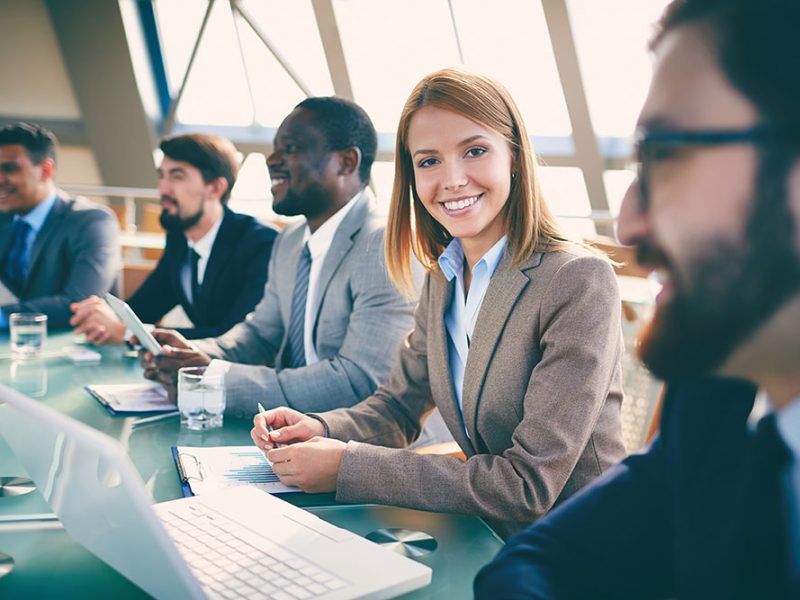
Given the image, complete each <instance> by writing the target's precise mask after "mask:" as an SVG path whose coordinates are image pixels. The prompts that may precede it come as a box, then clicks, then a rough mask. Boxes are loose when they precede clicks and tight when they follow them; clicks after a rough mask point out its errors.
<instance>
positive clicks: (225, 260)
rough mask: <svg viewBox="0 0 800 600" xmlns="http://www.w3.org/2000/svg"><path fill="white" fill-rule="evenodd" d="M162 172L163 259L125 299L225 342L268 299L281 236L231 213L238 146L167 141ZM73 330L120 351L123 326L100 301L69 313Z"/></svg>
mask: <svg viewBox="0 0 800 600" xmlns="http://www.w3.org/2000/svg"><path fill="white" fill-rule="evenodd" d="M160 148H161V151H162V152H163V153H164V157H163V159H162V161H161V166H160V167H159V168H158V180H159V183H158V191H159V194H161V208H162V212H161V219H160V220H161V225H162V226H163V227H164V229H166V230H167V244H166V247H165V249H164V254H163V255H162V257H161V259H160V260H159V262H158V264H157V265H156V268H155V270H154V271H153V272H152V273H151V274H150V275H149V276H148V277H147V279H146V280H145V281H144V283H143V284H142V285H141V287H140V288H139V289H138V290H137V291H136V293H134V294H133V296H131V297H130V298H129V299H128V304H130V306H131V308H132V309H133V311H134V312H135V313H136V314H137V315H139V318H140V319H142V320H143V321H144V322H146V323H155V322H157V321H159V320H160V319H161V318H162V317H163V316H164V315H165V314H167V313H168V312H169V311H170V310H172V309H173V308H174V307H175V306H178V305H180V306H181V307H182V308H183V310H184V312H185V313H186V315H187V316H188V317H189V319H190V320H191V322H192V324H193V327H191V328H187V329H182V330H181V331H182V333H183V334H184V335H185V336H186V337H187V338H199V337H207V336H213V335H220V334H222V333H224V332H226V331H228V329H230V328H231V327H233V326H234V325H236V324H237V323H239V322H240V321H242V320H243V319H244V317H245V315H247V313H249V312H250V311H251V310H253V307H254V306H255V305H256V304H257V303H258V301H259V300H260V299H261V296H262V295H263V294H264V284H265V283H266V279H267V265H268V264H269V257H270V253H271V251H272V244H273V242H274V241H275V238H276V237H277V235H278V233H277V230H276V229H275V228H273V227H271V226H267V225H264V224H262V223H260V222H258V221H257V220H255V219H254V218H253V217H250V216H247V215H242V214H238V213H235V212H233V211H232V210H231V209H230V208H228V206H227V201H228V198H229V197H230V193H231V189H232V188H233V184H234V182H235V181H236V175H237V173H238V171H239V160H238V158H237V156H236V148H235V147H234V146H233V144H232V143H231V142H230V141H228V140H226V139H224V138H221V137H218V136H214V135H207V134H189V135H179V136H175V137H171V138H166V139H164V140H162V142H161V145H160ZM72 310H73V312H74V313H75V314H74V315H73V316H72V319H71V321H70V323H71V324H72V326H73V327H74V328H75V332H76V333H84V334H86V338H87V339H88V340H89V341H90V342H92V343H94V344H105V343H122V342H123V341H124V339H125V333H126V331H125V324H124V323H123V322H122V321H120V320H119V319H118V318H117V317H116V315H115V314H114V313H113V312H112V311H111V309H110V307H109V306H108V305H107V304H106V303H105V301H104V300H102V299H101V298H98V297H97V296H91V297H89V298H86V299H85V300H83V301H82V302H78V303H75V304H73V305H72Z"/></svg>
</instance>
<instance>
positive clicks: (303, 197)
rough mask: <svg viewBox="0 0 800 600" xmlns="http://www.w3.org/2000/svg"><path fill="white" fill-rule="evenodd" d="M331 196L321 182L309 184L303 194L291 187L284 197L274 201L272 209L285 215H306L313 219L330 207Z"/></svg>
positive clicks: (307, 217)
mask: <svg viewBox="0 0 800 600" xmlns="http://www.w3.org/2000/svg"><path fill="white" fill-rule="evenodd" d="M329 198H330V194H329V193H328V192H327V191H326V190H325V188H323V187H322V186H321V185H319V184H313V185H310V186H308V187H307V188H306V189H305V190H303V193H302V194H298V193H296V192H293V191H292V190H291V189H289V190H287V191H286V195H285V196H284V197H283V199H281V200H280V201H278V202H273V204H272V210H274V211H275V212H276V213H278V214H279V215H283V216H284V217H297V216H304V217H306V219H313V218H314V217H317V216H319V215H322V214H324V213H325V211H326V210H327V209H328V208H329V206H328V205H329V204H330V200H329Z"/></svg>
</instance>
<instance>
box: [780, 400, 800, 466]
mask: <svg viewBox="0 0 800 600" xmlns="http://www.w3.org/2000/svg"><path fill="white" fill-rule="evenodd" d="M775 416H776V419H777V424H778V431H779V432H780V434H781V438H783V441H784V442H785V443H786V445H787V446H789V449H790V450H791V451H792V454H793V455H794V460H795V464H798V463H800V396H798V397H797V398H795V399H794V400H792V401H791V402H790V403H789V404H787V405H786V406H784V407H783V408H782V409H780V410H779V411H778V412H777V413H776V414H775Z"/></svg>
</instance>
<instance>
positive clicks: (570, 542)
mask: <svg viewBox="0 0 800 600" xmlns="http://www.w3.org/2000/svg"><path fill="white" fill-rule="evenodd" d="M798 31H800V4H798V3H797V2H796V1H795V0H760V1H759V2H753V1H752V0H675V1H674V2H673V3H672V4H671V5H670V6H669V8H668V9H667V11H666V12H665V15H664V17H662V19H661V22H660V24H659V28H658V32H657V34H656V37H655V39H654V42H653V43H652V48H653V50H654V54H655V72H654V76H653V82H652V84H651V88H650V92H649V95H648V97H647V100H646V102H645V105H644V108H643V110H642V113H641V116H640V119H639V126H640V135H639V147H638V153H639V164H640V168H639V173H638V183H636V184H634V186H632V188H631V190H629V193H628V194H627V196H626V198H625V200H624V202H623V206H622V209H621V211H620V217H619V231H618V235H619V238H620V240H621V241H622V242H623V243H626V244H629V245H634V246H636V247H637V250H638V253H639V258H640V261H641V262H642V263H643V264H644V265H645V266H646V267H649V268H651V269H654V270H656V271H657V272H659V274H660V277H661V280H662V283H663V288H662V290H661V293H660V294H659V295H658V297H657V299H656V312H655V316H654V319H653V321H652V323H651V325H650V327H649V328H648V330H647V331H646V332H645V335H644V337H643V339H642V343H641V348H640V352H641V357H642V359H643V360H644V362H645V364H646V365H647V366H648V367H650V369H651V370H652V371H653V372H654V373H655V374H656V375H657V376H659V377H662V378H664V379H665V380H666V381H667V382H668V387H667V390H668V392H667V395H666V398H665V403H664V411H663V416H662V420H661V433H660V435H659V437H658V438H657V439H656V441H655V442H654V443H653V444H652V446H651V447H650V448H649V449H648V451H647V452H646V453H644V454H641V455H635V456H632V457H630V458H628V459H627V460H625V461H623V462H622V463H621V464H620V465H619V466H617V467H616V468H615V469H613V470H612V471H609V472H608V473H607V475H606V476H604V477H603V478H601V479H598V480H597V482H596V483H594V484H592V485H590V486H588V487H587V488H585V490H584V491H583V492H581V493H579V494H577V495H576V496H573V498H572V499H570V500H569V501H568V502H566V503H564V504H563V505H561V507H559V508H558V509H557V510H555V511H553V512H551V513H550V514H549V515H548V516H547V517H545V518H543V519H542V520H541V521H539V522H538V523H537V524H535V525H534V526H533V527H531V528H530V529H528V530H527V531H525V532H523V533H521V534H520V535H519V536H517V537H516V538H513V539H512V540H511V541H510V542H509V544H508V545H507V546H506V547H505V549H503V550H502V551H501V553H500V554H499V555H498V557H497V558H496V559H495V561H494V562H493V563H491V564H490V565H489V566H488V567H486V568H485V569H484V570H483V571H482V572H481V573H480V574H479V575H478V578H477V579H476V582H475V591H476V597H478V598H492V599H501V598H622V599H624V598H703V599H705V598H725V599H744V598H753V599H755V598H770V599H789V598H795V599H796V598H800V111H799V110H798V102H799V101H800V70H799V69H798V68H797V59H798V57H800V37H798V35H797V32H798ZM757 388H759V389H760V390H761V392H762V394H761V395H759V399H758V400H756V401H754V397H755V395H756V389H757ZM762 398H764V400H763V403H762Z"/></svg>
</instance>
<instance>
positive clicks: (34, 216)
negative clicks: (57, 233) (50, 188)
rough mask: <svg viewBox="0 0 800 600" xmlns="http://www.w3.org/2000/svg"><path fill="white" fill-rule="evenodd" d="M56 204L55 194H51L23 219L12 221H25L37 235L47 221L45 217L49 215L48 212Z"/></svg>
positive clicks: (18, 217)
mask: <svg viewBox="0 0 800 600" xmlns="http://www.w3.org/2000/svg"><path fill="white" fill-rule="evenodd" d="M55 203H56V194H55V192H53V193H52V194H51V195H50V196H49V197H48V198H46V199H44V200H42V201H41V202H39V204H37V205H36V206H35V207H34V208H33V209H32V210H31V211H30V212H29V213H28V214H27V215H25V216H24V217H20V216H19V215H17V217H16V218H15V219H14V221H15V222H16V221H17V220H21V221H25V222H26V223H27V224H28V225H30V226H31V229H32V230H33V231H34V232H36V233H38V232H39V230H40V229H41V228H42V225H44V222H45V220H46V219H47V215H49V214H50V210H51V209H52V208H53V205H54V204H55Z"/></svg>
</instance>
